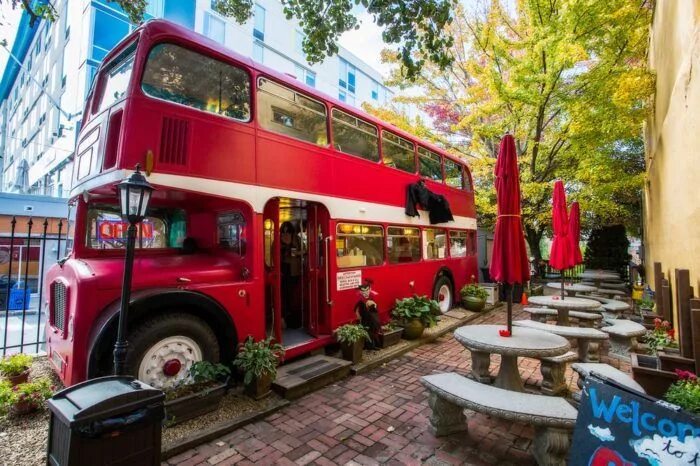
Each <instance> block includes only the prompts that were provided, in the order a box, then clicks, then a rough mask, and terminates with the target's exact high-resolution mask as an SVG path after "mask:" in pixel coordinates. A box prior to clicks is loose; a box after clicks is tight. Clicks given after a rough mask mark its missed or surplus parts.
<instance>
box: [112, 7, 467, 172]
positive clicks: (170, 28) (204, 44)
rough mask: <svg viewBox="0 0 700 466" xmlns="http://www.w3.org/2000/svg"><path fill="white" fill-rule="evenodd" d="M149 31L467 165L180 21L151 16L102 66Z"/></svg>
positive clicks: (459, 159) (151, 35)
mask: <svg viewBox="0 0 700 466" xmlns="http://www.w3.org/2000/svg"><path fill="white" fill-rule="evenodd" d="M144 34H145V35H146V36H149V39H150V40H154V41H157V40H161V39H163V38H167V37H173V38H175V39H176V40H177V41H179V42H187V43H188V44H190V45H194V46H195V47H196V48H197V49H200V50H199V51H206V52H215V53H216V54H218V55H222V56H224V57H226V58H228V59H232V60H234V61H236V62H238V63H240V64H242V65H245V66H247V67H249V68H252V69H254V70H256V71H258V72H259V73H262V74H265V75H267V76H269V77H271V78H274V79H275V80H276V81H278V82H280V83H282V84H284V85H287V86H290V87H294V88H297V89H298V90H300V91H303V92H304V93H305V94H308V95H310V96H313V97H316V98H318V99H321V100H323V101H326V102H329V103H330V104H331V105H332V106H333V107H335V108H339V109H341V110H343V111H345V112H348V113H352V114H355V115H356V116H358V117H361V118H362V119H364V120H367V121H369V122H371V123H374V124H375V125H377V126H379V127H381V128H382V129H387V130H390V131H392V132H394V133H396V134H398V135H400V136H402V137H404V138H408V139H410V140H412V141H414V142H416V143H418V144H420V145H421V146H423V147H425V148H426V149H429V150H431V151H434V152H437V153H439V154H441V155H443V156H445V157H446V158H448V159H450V160H453V161H455V162H457V163H459V164H462V165H465V166H467V167H468V164H467V162H466V161H465V160H464V159H462V158H460V157H456V156H454V155H451V154H449V153H447V152H446V151H445V150H444V149H442V148H441V147H438V146H436V145H435V144H432V143H430V142H427V141H424V140H422V139H419V138H418V137H417V136H415V135H413V134H411V133H409V132H407V131H404V130H402V129H400V128H397V127H396V126H394V125H392V124H390V123H387V122H385V121H382V120H380V119H378V118H376V117H374V116H372V115H370V114H368V113H367V112H365V111H364V110H362V109H361V108H357V107H353V106H351V105H348V104H346V103H344V102H341V101H340V100H338V99H336V98H335V97H333V96H330V95H328V94H326V93H325V92H322V91H319V90H318V89H316V88H313V87H310V86H307V85H306V84H305V83H303V82H301V81H299V80H297V79H294V78H293V77H292V76H290V75H288V74H286V73H282V72H279V71H276V70H274V69H272V68H269V67H267V66H265V65H263V64H261V63H258V62H256V61H253V60H252V59H251V58H249V57H246V56H244V55H241V54H239V53H237V52H235V51H233V50H232V49H230V48H228V47H225V46H224V45H222V44H220V43H219V42H216V41H215V40H213V39H210V38H208V37H206V36H204V35H202V34H199V33H197V32H195V31H193V30H191V29H188V28H186V27H184V26H180V25H179V24H176V23H173V22H170V21H167V20H164V19H151V20H148V21H146V22H145V23H144V24H142V25H141V26H140V27H139V28H138V29H136V30H135V31H134V32H133V33H131V34H130V35H129V36H127V37H126V38H124V39H123V40H122V41H121V42H120V43H119V44H117V46H115V47H114V48H113V49H112V50H111V51H110V52H109V53H108V54H107V55H106V56H105V58H104V60H103V61H102V65H100V67H101V68H102V67H103V66H105V64H108V63H109V61H110V60H112V58H114V57H116V56H118V55H119V53H120V52H121V51H122V50H123V49H124V48H125V47H126V46H127V44H130V43H131V42H132V41H133V39H134V38H135V37H136V36H141V35H144Z"/></svg>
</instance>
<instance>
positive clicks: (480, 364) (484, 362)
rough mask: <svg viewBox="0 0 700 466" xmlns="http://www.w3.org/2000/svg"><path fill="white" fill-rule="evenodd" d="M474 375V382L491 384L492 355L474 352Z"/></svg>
mask: <svg viewBox="0 0 700 466" xmlns="http://www.w3.org/2000/svg"><path fill="white" fill-rule="evenodd" d="M471 353H472V375H473V376H474V380H476V381H477V382H480V383H491V375H490V373H489V366H490V365H491V355H490V354H489V353H483V352H481V351H474V350H472V352H471Z"/></svg>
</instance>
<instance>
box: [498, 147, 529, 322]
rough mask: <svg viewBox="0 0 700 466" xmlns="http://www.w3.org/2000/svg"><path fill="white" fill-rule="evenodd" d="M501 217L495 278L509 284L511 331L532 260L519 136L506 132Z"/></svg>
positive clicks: (500, 180) (501, 153)
mask: <svg viewBox="0 0 700 466" xmlns="http://www.w3.org/2000/svg"><path fill="white" fill-rule="evenodd" d="M494 173H495V175H496V178H495V180H494V184H495V186H496V196H497V199H498V217H497V219H496V231H495V233H494V235H493V255H492V257H491V267H490V270H489V272H490V274H491V278H492V279H493V280H495V281H496V282H498V283H503V284H505V285H506V295H507V303H508V318H507V319H508V320H507V322H508V334H509V335H510V333H511V332H512V324H513V315H512V314H513V285H514V284H516V283H521V284H522V283H525V282H526V281H528V280H529V279H530V264H529V262H528V258H527V251H526V249H525V237H524V236H523V226H522V221H521V219H520V173H519V171H518V158H517V154H516V152H515V140H514V139H513V136H511V135H510V134H506V135H505V136H504V137H503V139H502V140H501V147H500V149H499V151H498V159H497V160H496V169H495V172H494Z"/></svg>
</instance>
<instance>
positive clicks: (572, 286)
mask: <svg viewBox="0 0 700 466" xmlns="http://www.w3.org/2000/svg"><path fill="white" fill-rule="evenodd" d="M547 288H553V289H555V290H561V282H549V283H547ZM597 289H598V288H596V287H595V286H588V285H581V284H580V283H566V282H564V291H565V292H566V294H567V295H568V296H571V297H573V296H575V295H576V293H592V292H594V291H596V290H597Z"/></svg>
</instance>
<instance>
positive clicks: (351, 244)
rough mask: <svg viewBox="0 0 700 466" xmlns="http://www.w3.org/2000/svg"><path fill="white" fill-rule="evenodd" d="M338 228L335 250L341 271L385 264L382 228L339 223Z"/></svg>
mask: <svg viewBox="0 0 700 466" xmlns="http://www.w3.org/2000/svg"><path fill="white" fill-rule="evenodd" d="M337 228H338V229H337V236H336V240H335V249H336V263H337V265H338V268H339V269H347V268H352V267H365V266H369V265H381V264H382V263H383V262H384V230H383V229H382V227H381V226H378V225H362V224H358V223H339V224H338V227H337Z"/></svg>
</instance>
